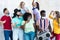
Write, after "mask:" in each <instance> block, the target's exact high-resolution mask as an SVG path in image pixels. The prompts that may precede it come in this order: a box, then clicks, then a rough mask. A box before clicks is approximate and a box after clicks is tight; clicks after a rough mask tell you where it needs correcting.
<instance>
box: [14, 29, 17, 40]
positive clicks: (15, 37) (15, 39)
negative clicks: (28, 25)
mask: <svg viewBox="0 0 60 40" xmlns="http://www.w3.org/2000/svg"><path fill="white" fill-rule="evenodd" d="M13 40H18V30H17V29H13Z"/></svg>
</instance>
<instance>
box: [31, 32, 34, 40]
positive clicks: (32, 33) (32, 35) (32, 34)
mask: <svg viewBox="0 0 60 40" xmlns="http://www.w3.org/2000/svg"><path fill="white" fill-rule="evenodd" d="M34 38H35V32H30V39H31V40H34Z"/></svg>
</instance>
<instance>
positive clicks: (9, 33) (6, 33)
mask: <svg viewBox="0 0 60 40" xmlns="http://www.w3.org/2000/svg"><path fill="white" fill-rule="evenodd" d="M4 37H5V40H9V37H10V39H11V40H13V37H12V31H9V30H4Z"/></svg>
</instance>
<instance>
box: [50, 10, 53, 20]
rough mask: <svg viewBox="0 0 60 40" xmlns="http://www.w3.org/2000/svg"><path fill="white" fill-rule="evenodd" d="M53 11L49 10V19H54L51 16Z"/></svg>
mask: <svg viewBox="0 0 60 40" xmlns="http://www.w3.org/2000/svg"><path fill="white" fill-rule="evenodd" d="M53 12H54V11H51V13H50V14H49V18H50V19H54V18H53V16H54V15H53V16H52V13H53Z"/></svg>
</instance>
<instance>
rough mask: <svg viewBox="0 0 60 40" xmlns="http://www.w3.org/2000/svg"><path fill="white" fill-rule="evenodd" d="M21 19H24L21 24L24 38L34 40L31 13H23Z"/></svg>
mask: <svg viewBox="0 0 60 40" xmlns="http://www.w3.org/2000/svg"><path fill="white" fill-rule="evenodd" d="M23 19H24V21H23V23H22V26H23V27H24V40H34V37H35V29H34V28H35V27H34V21H33V19H32V15H31V13H25V14H24V15H23Z"/></svg>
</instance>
